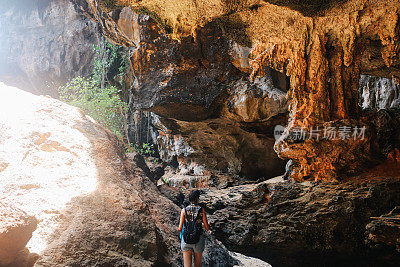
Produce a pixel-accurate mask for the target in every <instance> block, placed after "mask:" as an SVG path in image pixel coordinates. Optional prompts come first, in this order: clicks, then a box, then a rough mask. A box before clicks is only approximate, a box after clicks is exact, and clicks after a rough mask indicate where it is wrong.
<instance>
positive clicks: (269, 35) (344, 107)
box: [99, 0, 400, 181]
mask: <svg viewBox="0 0 400 267" xmlns="http://www.w3.org/2000/svg"><path fill="white" fill-rule="evenodd" d="M105 2H107V3H108V2H113V3H114V4H115V7H118V6H119V7H121V6H130V7H131V8H133V9H134V10H137V11H138V12H144V11H145V13H146V14H150V16H152V17H153V18H154V19H155V20H156V21H158V22H160V23H159V26H161V28H163V29H165V30H166V31H167V32H169V33H171V36H172V37H173V38H177V39H180V40H184V38H186V37H187V36H190V35H193V36H194V37H196V33H198V31H199V28H201V27H203V26H204V25H207V23H208V22H210V21H211V22H214V21H216V22H217V23H218V25H219V27H220V28H221V29H222V31H223V33H224V35H225V36H227V37H229V38H231V39H233V40H234V41H235V42H237V43H238V44H240V45H245V46H248V47H251V48H252V49H251V51H250V52H249V53H250V54H249V58H250V59H251V61H249V62H248V63H247V62H246V60H243V54H245V53H246V51H245V50H243V51H241V50H240V49H234V50H233V51H234V52H233V61H232V62H233V64H234V65H235V66H236V67H237V68H238V69H239V70H241V71H242V72H244V73H251V75H250V80H251V81H252V82H254V81H255V80H257V79H260V78H262V77H264V76H265V75H266V73H268V72H269V71H270V68H273V69H275V70H278V71H280V72H282V73H285V74H287V75H288V76H290V87H291V89H290V91H289V92H288V95H287V96H288V100H289V102H290V106H289V109H290V119H289V122H288V125H287V128H286V131H285V133H284V134H283V136H282V137H281V138H280V139H279V140H278V141H277V142H276V143H275V151H276V152H277V153H278V155H279V157H281V158H284V159H292V160H293V161H294V163H295V164H294V166H295V167H294V170H293V171H292V177H293V178H295V179H296V180H299V181H302V180H305V179H315V180H318V181H336V180H339V179H345V178H346V177H347V176H349V175H353V174H356V173H360V172H362V171H363V170H365V168H368V166H371V165H374V164H371V162H374V163H375V164H376V163H379V162H381V161H382V160H383V159H384V158H385V157H386V155H387V153H388V151H386V150H387V148H385V149H383V150H382V147H381V146H380V145H376V143H377V142H378V141H377V139H379V140H380V139H381V138H380V137H379V136H378V135H379V133H378V132H377V131H376V130H375V129H374V127H375V124H374V122H373V121H374V120H375V118H376V119H378V118H379V116H380V115H376V114H372V113H364V112H362V111H361V110H360V107H359V105H358V103H359V101H358V89H359V79H360V75H361V74H369V75H376V76H384V77H392V76H398V75H399V73H400V69H399V66H400V57H399V52H400V45H399V38H400V33H399V15H400V11H399V10H400V1H389V0H380V1H361V0H350V1H280V0H278V1H251V0H247V1H220V0H213V1H191V0H186V1H164V0H146V1H125V0H116V1H99V3H100V5H103V6H104V4H105ZM114 39H116V41H118V40H119V38H118V37H116V35H114ZM247 52H248V51H247ZM248 99H249V98H248ZM233 100H234V99H233ZM250 102H251V103H249V102H247V103H244V109H241V110H237V109H236V110H234V109H233V115H234V116H239V117H241V118H242V119H243V120H245V121H246V120H248V119H249V116H258V115H259V111H260V105H259V104H258V102H257V101H250ZM263 112H264V115H263V116H265V112H266V111H265V110H264V111H263ZM378 120H379V119H378ZM364 126H365V129H366V131H365V135H364V138H363V139H360V138H356V139H354V138H353V139H352V138H345V139H343V140H342V139H340V138H339V139H334V140H331V139H326V138H325V139H320V140H317V139H313V138H311V139H309V138H306V139H304V140H293V138H292V135H293V133H294V132H295V131H296V129H297V128H299V127H300V128H304V129H305V130H306V131H308V132H309V131H311V130H312V129H316V128H317V127H318V128H319V129H321V127H322V128H323V129H325V127H331V128H332V127H335V128H337V129H339V128H340V129H347V127H350V129H352V130H354V129H355V127H357V129H360V128H363V127H364ZM331 128H330V129H331ZM387 131H391V132H392V133H393V132H395V129H394V128H393V127H392V128H390V129H387ZM378 143H379V142H378ZM376 146H377V147H376ZM397 146H398V145H397ZM392 148H393V146H392Z"/></svg>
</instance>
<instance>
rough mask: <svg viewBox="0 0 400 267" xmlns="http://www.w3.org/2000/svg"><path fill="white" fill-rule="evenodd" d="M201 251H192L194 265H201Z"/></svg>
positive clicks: (198, 266) (196, 266)
mask: <svg viewBox="0 0 400 267" xmlns="http://www.w3.org/2000/svg"><path fill="white" fill-rule="evenodd" d="M202 259H203V253H194V267H201V261H202Z"/></svg>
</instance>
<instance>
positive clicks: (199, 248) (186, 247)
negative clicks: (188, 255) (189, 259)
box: [181, 235, 206, 253]
mask: <svg viewBox="0 0 400 267" xmlns="http://www.w3.org/2000/svg"><path fill="white" fill-rule="evenodd" d="M205 245H206V239H205V237H204V235H201V236H200V240H199V242H197V243H196V244H186V243H185V240H183V237H182V239H181V249H182V251H194V253H203V251H204V247H205Z"/></svg>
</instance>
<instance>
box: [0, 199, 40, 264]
mask: <svg viewBox="0 0 400 267" xmlns="http://www.w3.org/2000/svg"><path fill="white" fill-rule="evenodd" d="M36 225H37V220H36V219H35V218H34V217H32V216H28V215H27V214H26V213H25V212H24V211H22V210H20V209H18V208H15V207H13V206H12V204H11V203H10V202H6V201H4V200H2V201H1V203H0V265H1V266H8V265H18V266H32V265H33V263H34V262H31V264H25V265H23V264H22V262H21V259H18V257H19V256H21V254H24V248H25V246H26V244H27V243H28V241H29V239H30V238H31V237H32V232H33V231H35V229H36ZM27 254H29V252H28V253H27ZM18 261H19V262H18Z"/></svg>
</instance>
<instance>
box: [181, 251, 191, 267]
mask: <svg viewBox="0 0 400 267" xmlns="http://www.w3.org/2000/svg"><path fill="white" fill-rule="evenodd" d="M183 265H184V266H185V267H192V251H184V252H183Z"/></svg>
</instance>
